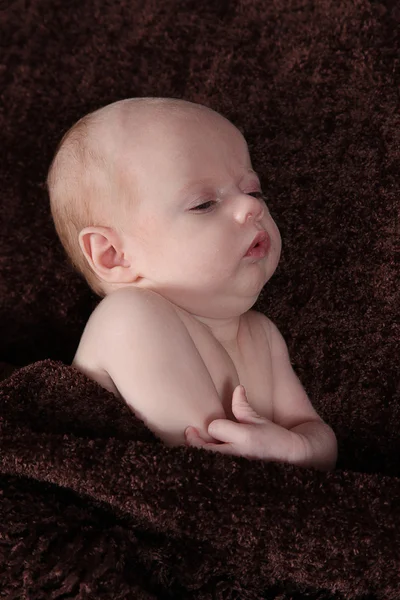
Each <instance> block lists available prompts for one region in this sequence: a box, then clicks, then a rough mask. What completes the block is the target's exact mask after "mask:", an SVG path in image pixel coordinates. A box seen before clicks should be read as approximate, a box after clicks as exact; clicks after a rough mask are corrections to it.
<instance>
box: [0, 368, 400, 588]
mask: <svg viewBox="0 0 400 600" xmlns="http://www.w3.org/2000/svg"><path fill="white" fill-rule="evenodd" d="M41 379H42V380H47V381H48V382H49V385H48V386H47V387H44V386H42V385H41V384H40V381H41ZM34 381H35V382H36V383H38V382H39V385H36V386H35V385H32V383H33V382H34ZM17 398H21V399H23V403H22V405H20V406H18V402H17V401H16V399H17ZM0 407H1V431H0V433H1V460H0V468H1V472H2V473H3V475H6V476H7V477H10V476H13V477H15V476H18V477H21V476H22V477H23V478H27V479H29V480H31V481H34V482H35V488H36V492H35V495H37V496H38V497H39V498H41V500H42V496H43V494H44V496H45V495H46V494H48V493H49V492H48V490H51V489H53V490H57V492H53V494H55V495H56V496H61V498H62V501H65V500H64V498H63V495H64V491H65V492H66V497H67V498H69V502H70V503H69V510H71V509H72V507H73V509H75V505H76V510H78V512H79V507H82V503H83V502H84V503H85V507H86V508H85V518H87V514H88V513H89V515H90V518H92V511H94V512H95V513H96V514H97V518H100V520H102V519H103V518H104V520H105V521H106V522H107V521H108V522H109V524H110V523H111V521H112V522H113V525H112V526H111V525H110V527H111V529H112V531H113V535H114V533H115V529H118V534H119V536H122V538H123V539H124V548H125V551H126V555H125V556H124V558H123V560H124V561H125V562H126V565H127V564H128V562H130V561H131V554H130V553H131V551H132V549H131V548H130V546H129V544H128V541H129V542H130V541H131V536H132V535H134V538H135V540H136V544H135V549H134V554H135V553H137V555H136V554H135V559H134V560H133V563H132V565H134V563H135V560H136V561H137V564H136V565H135V566H132V571H131V576H132V572H133V571H136V569H137V570H139V571H140V577H141V578H143V577H144V576H145V574H146V576H147V579H148V580H154V581H153V584H154V585H156V587H157V585H162V584H163V585H165V584H166V582H168V586H167V587H168V589H171V590H172V589H173V581H179V586H181V588H182V589H181V591H182V590H183V589H185V590H186V592H185V593H189V592H190V590H191V588H192V587H193V584H194V581H196V582H197V583H196V586H195V587H197V588H201V584H200V582H201V581H202V577H206V580H205V581H204V582H203V583H204V584H206V582H207V581H208V583H209V581H210V575H211V574H212V577H216V578H217V579H218V578H219V581H220V582H222V581H224V582H225V583H227V582H228V581H235V582H236V585H240V587H241V588H242V589H243V590H247V591H248V593H250V596H249V597H254V598H256V597H259V598H261V597H263V593H265V592H266V590H268V589H270V590H272V589H274V588H275V589H276V590H281V591H282V590H283V589H285V587H284V586H289V587H290V586H292V588H293V589H296V590H297V591H299V590H303V591H304V590H308V592H311V591H313V590H314V592H315V590H331V591H335V592H340V593H342V594H345V597H346V598H360V597H362V595H363V594H367V593H371V592H374V593H375V594H376V597H377V598H395V597H396V594H397V593H398V589H399V588H400V555H399V548H400V504H399V503H398V498H399V497H400V481H399V479H398V478H390V477H382V476H381V475H373V474H369V475H368V474H363V473H354V472H346V471H336V472H332V473H320V472H316V471H314V470H311V469H300V468H296V467H293V466H291V465H278V464H273V463H271V464H267V463H262V462H261V461H250V460H247V459H245V458H243V457H229V456H224V455H219V454H215V453H211V452H207V451H205V450H202V449H194V448H186V447H179V448H166V447H164V445H163V444H162V443H161V442H160V441H159V440H157V438H156V437H155V436H153V434H152V433H151V432H150V431H148V430H147V428H146V427H145V425H144V424H143V423H142V422H141V421H140V420H139V419H137V418H136V417H135V416H134V415H133V414H132V413H130V411H128V409H127V407H126V406H125V405H124V404H123V403H121V402H120V401H119V400H118V399H116V398H115V397H114V396H113V395H112V394H110V393H109V392H107V391H106V390H103V389H102V388H101V387H100V386H98V385H97V384H96V383H94V382H92V381H90V380H89V379H88V378H86V376H84V375H83V374H81V373H79V372H78V371H77V370H76V369H74V368H72V367H68V366H66V365H63V364H62V363H60V362H56V361H51V360H45V361H42V362H39V363H36V364H33V365H30V366H29V367H26V368H24V369H20V370H19V371H18V372H17V373H14V375H12V376H11V377H10V378H9V379H8V380H5V381H4V382H3V384H2V385H1V386H0ZM127 411H128V413H129V414H127ZM23 414H25V416H27V417H28V419H27V420H26V421H25V423H24V419H23V418H22V415H23ZM210 474H212V477H211V476H210ZM14 481H16V480H14ZM49 484H50V486H49ZM25 485H26V484H25ZM42 487H43V490H42ZM44 490H45V491H44ZM282 490H285V494H284V495H283V494H282ZM42 501H43V500H42ZM35 502H37V499H36V500H35ZM87 506H89V507H90V510H89V511H88V510H87ZM99 515H101V516H99ZM42 519H43V517H42V515H40V513H39V518H38V519H37V518H36V517H35V515H31V521H30V528H31V527H32V526H33V527H34V528H35V527H39V528H40V527H41V523H42ZM85 522H86V521H85ZM3 526H4V524H3ZM81 527H84V528H86V525H81ZM92 527H93V525H92ZM53 533H54V532H53ZM48 534H50V532H48ZM54 535H55V533H54ZM77 535H78V534H77ZM81 535H82V533H80V534H79V535H78V538H79V544H82V543H83V542H82V540H81V539H80V536H81ZM47 543H48V542H47ZM77 543H78V540H77V539H73V540H72V548H71V550H72V551H73V552H75V549H74V546H75V544H77ZM85 543H86V542H85ZM128 546H129V548H128ZM377 549H380V552H377ZM146 556H147V557H148V558H149V557H150V556H151V557H152V560H154V558H155V556H156V557H157V559H158V560H159V561H160V562H161V563H162V564H163V569H162V570H161V571H157V572H147V569H148V567H146V565H145V563H146V561H145V560H144V559H145V557H146ZM114 558H115V557H114ZM80 560H82V559H80ZM86 560H87V559H85V562H86ZM97 560H98V558H97ZM101 564H102V565H103V567H102V568H103V569H105V570H107V569H111V570H113V569H114V567H115V563H112V562H111V563H110V564H108V563H107V564H108V566H107V567H106V566H105V565H104V563H103V562H101ZM327 565H329V568H327ZM333 565H335V568H334V569H333ZM3 566H4V564H3ZM86 568H89V570H90V567H86ZM98 568H99V565H98V564H97V562H96V563H95V569H98ZM153 571H154V570H153ZM3 577H7V576H6V575H5V574H3ZM135 577H136V575H135ZM6 580H7V579H3V581H6ZM282 586H283V587H282ZM197 591H199V589H198V590H197ZM191 593H193V594H194V593H195V592H194V590H192V592H191ZM251 594H253V595H251ZM171 597H173V596H171ZM188 597H190V596H188ZM193 597H196V596H195V595H194V596H193ZM198 597H201V595H199V596H198Z"/></svg>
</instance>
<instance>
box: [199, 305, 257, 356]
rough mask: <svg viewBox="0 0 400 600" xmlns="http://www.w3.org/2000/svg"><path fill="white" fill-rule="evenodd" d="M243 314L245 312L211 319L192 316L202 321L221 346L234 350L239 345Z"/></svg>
mask: <svg viewBox="0 0 400 600" xmlns="http://www.w3.org/2000/svg"><path fill="white" fill-rule="evenodd" d="M245 315H246V313H244V314H243V315H239V316H238V317H232V318H230V319H211V318H208V317H199V316H197V315H192V316H193V317H195V318H196V319H197V320H198V321H200V323H203V325H205V326H206V327H207V328H208V329H209V330H210V332H211V333H212V335H213V336H214V337H215V339H216V340H218V341H219V342H220V344H221V345H222V346H224V347H225V348H226V349H230V350H235V349H237V348H238V347H239V340H240V331H241V327H242V326H243V324H244V322H245V320H246V319H245Z"/></svg>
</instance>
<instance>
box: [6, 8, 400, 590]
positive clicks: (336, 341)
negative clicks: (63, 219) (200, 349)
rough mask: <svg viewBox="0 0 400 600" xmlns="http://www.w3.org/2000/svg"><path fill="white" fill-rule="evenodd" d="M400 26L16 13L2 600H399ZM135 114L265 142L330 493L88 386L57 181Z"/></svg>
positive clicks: (9, 55)
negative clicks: (81, 132)
mask: <svg viewBox="0 0 400 600" xmlns="http://www.w3.org/2000/svg"><path fill="white" fill-rule="evenodd" d="M399 26H400V8H399V3H398V2H397V0H396V1H390V0H381V1H374V0H370V1H368V0H348V1H337V0H318V1H317V0H315V1H312V0H272V1H270V2H266V1H265V0H232V1H230V2H228V1H218V2H215V1H214V0H202V1H201V2H199V1H198V0H196V1H195V0H185V1H179V0H164V1H163V2H159V1H156V0H148V1H144V0H142V1H139V0H130V1H128V0H126V1H125V0H122V1H121V2H112V1H111V0H86V1H82V0H72V1H69V2H65V1H64V0H16V1H8V2H4V1H3V2H2V3H0V78H1V79H0V101H1V110H0V135H1V151H2V156H1V161H0V202H1V211H0V322H1V337H0V361H2V362H0V379H1V373H2V374H3V377H5V379H4V380H3V381H2V382H0V474H1V476H0V514H1V515H2V517H1V518H0V540H1V544H0V592H1V593H2V594H3V595H4V597H7V598H9V599H10V600H11V599H14V598H15V599H16V600H17V599H19V598H29V599H31V598H32V599H34V598H35V599H42V598H43V599H47V598H61V597H62V598H82V600H83V599H88V598H90V599H92V598H93V599H97V598H107V600H108V599H109V598H111V597H112V598H113V600H118V599H122V598H124V599H125V598H126V599H128V598H135V599H136V598H138V599H139V598H140V599H141V600H142V599H143V600H150V599H153V598H174V599H177V598H180V597H183V598H191V599H192V598H193V599H196V600H211V599H212V600H238V599H240V600H242V599H243V600H261V599H264V598H271V599H272V598H276V599H278V598H279V599H280V600H295V599H296V600H297V599H298V598H303V597H307V598H310V599H311V598H312V600H316V599H317V598H318V600H322V598H324V599H327V598H329V599H332V600H333V599H335V600H338V599H339V598H340V599H342V598H345V599H346V600H347V599H351V600H354V599H357V600H367V599H368V600H376V599H378V598H379V599H380V600H397V599H398V597H399V589H400V558H399V552H398V549H399V548H400V503H399V498H400V479H399V476H400V467H399V464H400V463H399V456H400V436H399V433H398V432H399V429H400V408H399V407H400V398H399V393H400V386H399V354H400V353H399V345H400V325H399V321H400V319H399V312H400V292H399V253H400V249H399V212H400V211H399V191H400V190H399V167H400V164H399V163H400V160H399V159H400V110H399V109H400V95H399V90H400V87H399V86H400V33H399V32H400V27H399ZM132 96H169V97H178V98H185V99H187V100H190V101H194V102H199V103H203V104H206V105H208V106H210V107H212V108H214V109H215V110H217V111H220V112H221V113H222V114H224V115H225V116H226V117H228V118H229V119H230V120H232V121H233V123H235V124H236V125H237V126H238V127H239V128H240V129H241V130H242V131H243V133H244V134H245V136H246V138H247V140H248V143H249V146H250V150H251V153H252V158H253V164H254V166H255V169H256V170H257V171H258V172H259V173H260V175H261V177H262V180H263V184H264V190H265V192H266V195H267V196H268V203H269V206H270V209H271V213H272V215H273V217H274V218H275V220H276V222H277V224H278V226H279V228H280V231H281V235H282V239H283V251H282V258H281V262H280V264H279V267H278V269H277V271H276V273H275V275H274V276H273V278H272V279H271V280H270V281H269V282H268V284H267V285H266V286H265V288H264V290H263V292H262V294H261V296H260V298H259V301H258V302H257V305H256V308H257V309H258V310H262V311H263V312H265V313H266V314H268V315H269V316H270V317H271V318H272V320H274V321H275V322H276V323H277V325H278V327H279V328H280V330H281V331H282V333H283V335H284V337H285V338H286V340H287V342H288V346H289V350H290V354H291V358H292V361H293V364H294V367H295V369H296V371H297V373H298V375H299V376H300V378H301V380H302V382H303V384H304V386H305V388H306V390H307V392H308V393H309V396H310V398H311V400H312V402H313V404H314V405H315V407H316V409H317V410H318V412H319V413H320V414H321V415H322V416H323V418H324V419H325V420H326V421H327V422H328V423H329V424H330V425H331V426H332V427H333V429H334V430H335V432H336V434H337V438H338V441H339V462H338V469H337V470H336V471H335V472H334V473H329V474H320V473H315V472H313V471H309V470H301V469H295V468H294V467H291V466H288V465H275V464H262V463H261V462H260V461H253V462H252V463H251V464H250V463H249V462H248V461H246V460H245V459H244V458H242V457H225V456H222V455H211V453H206V452H203V453H202V452H200V451H199V450H196V449H189V448H175V449H166V448H164V447H163V446H160V445H159V444H157V443H156V442H155V440H154V439H153V438H152V436H151V435H150V433H149V432H148V431H147V430H145V428H144V427H143V426H142V427H141V426H140V423H139V422H138V421H137V420H135V418H134V417H133V415H131V414H130V413H129V411H128V409H127V408H126V407H125V406H124V405H122V404H121V403H118V402H117V400H116V399H115V398H114V397H113V396H112V394H110V393H108V392H106V391H105V390H102V389H101V388H100V387H99V386H97V385H96V384H94V383H93V382H90V381H89V380H87V378H85V377H84V376H83V375H81V374H80V373H78V372H76V371H75V370H73V369H72V368H71V367H69V366H68V365H69V363H70V361H71V360H72V357H73V354H74V352H75V349H76V347H77V344H78V341H79V338H80V335H81V333H82V330H83V328H84V325H85V323H86V321H87V318H88V316H89V315H90V312H91V311H92V309H93V308H94V306H95V305H96V303H97V302H98V299H97V298H96V297H95V296H94V295H93V294H92V292H91V291H90V289H89V288H88V286H87V285H86V283H85V282H84V281H83V280H82V279H81V278H80V277H79V276H78V275H77V274H76V273H74V272H73V271H72V270H71V268H70V267H69V265H68V263H67V260H66V257H65V256H64V253H63V250H62V247H61V245H60V243H59V241H58V239H57V236H56V233H55V230H54V227H53V224H52V221H51V217H50V211H49V202H48V197H47V193H46V189H45V186H44V182H45V178H46V173H47V169H48V167H49V164H50V161H51V159H52V156H53V154H54V151H55V148H56V145H57V143H58V142H59V140H60V138H61V136H62V134H63V133H64V132H65V131H66V130H67V129H68V128H69V127H70V126H71V125H72V124H73V123H74V122H75V121H76V120H77V119H78V118H79V117H81V116H82V115H83V114H85V113H87V112H89V111H91V110H93V109H96V108H98V107H100V106H104V105H105V104H108V103H110V102H113V101H115V100H119V99H121V98H125V97H132ZM13 370H14V371H15V372H14V373H13V375H12V376H11V377H8V378H7V375H9V374H10V372H11V371H13ZM387 476H390V477H387ZM1 586H3V589H2V587H1ZM303 593H304V596H303V595H302V594H303ZM0 595H1V594H0Z"/></svg>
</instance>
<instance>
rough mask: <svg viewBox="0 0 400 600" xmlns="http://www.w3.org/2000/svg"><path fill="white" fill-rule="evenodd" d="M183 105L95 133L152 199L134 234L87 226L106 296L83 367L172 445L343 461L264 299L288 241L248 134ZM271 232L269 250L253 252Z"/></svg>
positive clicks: (113, 113)
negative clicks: (260, 303) (265, 193)
mask: <svg viewBox="0 0 400 600" xmlns="http://www.w3.org/2000/svg"><path fill="white" fill-rule="evenodd" d="M175 108H176V110H174V111H173V114H171V112H169V111H167V110H165V111H162V110H161V111H158V112H157V113H155V112H154V108H152V107H150V108H149V107H145V106H144V107H142V108H140V109H139V110H138V109H137V106H135V109H134V110H133V105H132V106H131V105H130V104H129V103H122V104H119V103H117V104H116V105H114V106H113V109H110V107H108V115H109V119H108V123H107V125H106V124H103V125H102V126H101V128H100V129H99V131H97V132H96V135H97V136H98V137H99V140H101V142H102V143H104V144H111V143H112V144H113V148H115V151H116V152H117V151H119V158H118V160H119V163H120V169H121V173H122V174H123V177H124V181H126V183H127V185H131V186H132V193H134V194H135V197H136V198H138V199H139V201H138V202H137V203H136V204H135V208H134V212H133V211H132V219H131V221H130V220H129V218H128V219H126V218H125V222H124V229H123V232H121V231H119V232H117V231H116V230H115V229H113V228H111V227H108V226H107V224H104V226H101V227H100V226H98V227H88V228H85V229H84V230H82V231H81V234H80V245H81V249H82V251H83V253H84V255H85V257H86V259H87V261H88V263H89V264H90V265H91V266H92V268H93V270H94V271H95V272H96V273H97V275H98V277H99V278H100V279H101V280H102V282H103V283H104V286H105V288H106V290H107V296H106V297H105V298H104V300H103V301H102V302H100V304H99V305H98V307H97V308H96V310H95V311H94V313H93V314H92V316H91V318H90V320H89V322H88V324H87V326H86V328H85V331H84V333H83V335H82V339H81V342H80V344H79V347H78V350H77V353H76V355H75V358H74V361H73V363H72V364H73V366H75V367H76V368H78V369H79V370H81V371H83V372H84V373H86V374H87V375H88V376H89V377H91V378H92V379H94V380H96V381H98V382H99V383H100V384H101V385H103V386H104V387H105V388H107V389H109V390H110V391H111V392H113V393H114V394H116V395H118V396H121V397H122V398H123V399H124V400H125V401H126V402H127V403H128V405H129V406H130V407H131V408H132V410H134V411H135V412H136V414H138V416H139V417H141V418H142V419H143V420H144V421H145V422H146V424H147V425H148V426H149V428H150V429H152V430H153V431H154V432H155V433H156V434H157V435H158V436H159V437H160V438H161V439H162V440H163V441H164V442H165V443H166V444H168V445H180V444H184V443H187V444H190V445H194V446H201V447H204V448H206V449H209V450H213V451H220V452H224V453H230V454H242V455H244V456H248V457H250V458H262V459H264V460H276V461H281V462H282V461H283V462H292V463H293V464H298V465H301V466H306V467H308V466H310V467H315V468H320V469H324V470H326V469H331V468H333V467H334V465H335V461H336V455H337V447H336V439H335V436H334V433H333V432H332V430H331V429H330V428H329V427H328V426H327V425H326V424H325V423H324V422H323V421H322V420H321V419H320V417H319V416H318V415H317V413H316V411H315V410H314V408H313V407H312V405H311V402H310V400H309V399H308V397H307V395H306V393H305V391H304V389H303V387H302V386H301V384H300V382H299V380H298V378H297V376H296V375H295V373H294V371H293V369H292V367H291V364H290V359H289V356H288V353H287V348H286V344H285V342H284V340H283V338H282V336H281V335H280V333H279V331H278V330H277V328H276V327H275V326H274V324H273V323H272V322H271V321H270V320H269V319H267V317H265V316H264V315H262V314H260V313H257V312H256V311H254V310H251V307H252V306H253V304H254V303H255V301H256V300H257V297H258V295H259V293H260V292H261V290H262V288H263V286H264V285H265V283H266V282H267V281H268V280H269V279H270V277H271V276H272V275H273V273H274V271H275V269H276V267H277V264H278V262H279V257H280V252H281V238H280V235H279V231H278V228H277V226H276V224H275V223H274V221H273V219H272V217H271V215H270V213H269V211H268V208H267V205H266V203H265V201H264V199H263V197H262V195H261V187H260V182H259V178H258V176H257V174H256V173H255V172H254V170H253V169H252V166H251V160H250V156H249V153H248V149H247V144H246V142H245V140H244V138H243V136H242V135H241V133H240V132H239V131H238V130H237V129H236V128H235V127H234V126H233V125H232V124H231V123H230V122H229V121H227V120H226V119H224V118H223V117H221V116H220V115H218V114H217V113H215V112H213V111H210V110H209V109H206V108H205V107H199V106H198V105H193V104H191V103H184V102H181V103H177V104H176V105H175ZM132 165H134V168H133V166H132ZM259 232H266V233H267V240H268V241H267V246H266V254H265V255H264V256H260V257H249V256H244V255H245V253H246V250H247V249H248V247H249V246H250V245H251V243H252V241H253V239H254V237H255V235H256V234H257V233H259ZM238 386H243V387H238ZM243 388H244V390H245V391H246V393H247V399H246V397H245V396H244V395H243ZM211 430H212V432H213V433H212V435H211V433H210V432H211Z"/></svg>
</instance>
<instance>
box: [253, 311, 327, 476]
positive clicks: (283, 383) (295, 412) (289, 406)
mask: <svg viewBox="0 0 400 600" xmlns="http://www.w3.org/2000/svg"><path fill="white" fill-rule="evenodd" d="M263 317H264V319H263V323H264V326H265V329H266V333H267V336H268V340H269V344H270V350H271V359H272V377H273V421H274V423H276V424H278V425H280V426H282V427H283V428H285V429H287V430H289V431H291V432H293V433H296V434H297V436H298V438H297V439H298V441H299V444H298V458H297V457H296V456H294V457H293V460H292V461H291V462H294V463H295V464H299V465H300V466H304V467H316V468H318V469H322V470H330V469H333V468H334V467H335V464H336V460H337V442H336V436H335V434H334V432H333V431H332V429H331V428H330V427H329V425H327V424H326V423H324V421H323V420H322V419H321V418H320V417H319V416H318V414H317V412H316V411H315V410H314V408H313V406H312V404H311V402H310V400H309V398H308V396H307V394H306V391H305V390H304V388H303V386H302V385H301V383H300V381H299V379H298V377H297V375H296V373H295V372H294V370H293V368H292V365H291V363H290V358H289V353H288V349H287V346H286V342H285V340H284V339H283V337H282V335H281V333H280V332H279V330H278V328H277V327H276V325H274V323H273V322H272V321H271V320H270V319H267V317H265V316H264V315H263ZM261 414H262V413H261Z"/></svg>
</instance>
